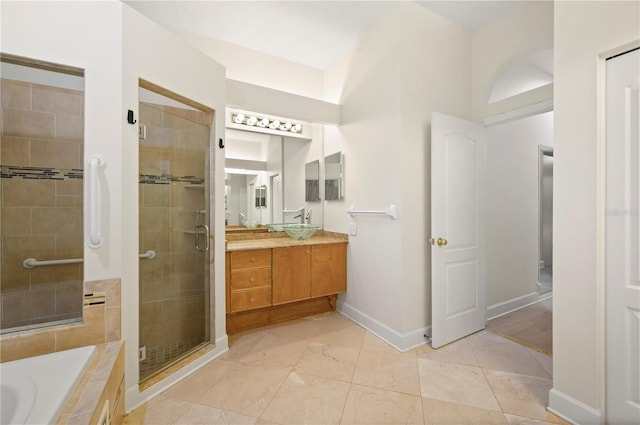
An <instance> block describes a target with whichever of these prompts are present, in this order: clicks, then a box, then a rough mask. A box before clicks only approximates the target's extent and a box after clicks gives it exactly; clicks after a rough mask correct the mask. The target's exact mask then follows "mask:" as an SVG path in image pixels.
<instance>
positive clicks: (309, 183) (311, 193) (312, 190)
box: [304, 160, 320, 202]
mask: <svg viewBox="0 0 640 425" xmlns="http://www.w3.org/2000/svg"><path fill="white" fill-rule="evenodd" d="M304 181H305V192H304V193H305V195H304V200H305V201H307V202H314V201H319V200H320V161H318V160H315V161H312V162H309V163H307V164H305V166H304Z"/></svg>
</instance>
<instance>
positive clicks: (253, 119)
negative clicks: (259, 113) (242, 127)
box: [247, 115, 258, 125]
mask: <svg viewBox="0 0 640 425" xmlns="http://www.w3.org/2000/svg"><path fill="white" fill-rule="evenodd" d="M257 123H258V118H257V117H254V116H253V115H252V116H250V117H249V118H248V119H247V125H256V124H257Z"/></svg>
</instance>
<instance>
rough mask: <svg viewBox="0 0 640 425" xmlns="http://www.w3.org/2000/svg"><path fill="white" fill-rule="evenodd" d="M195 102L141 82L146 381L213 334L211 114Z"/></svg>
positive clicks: (143, 359) (142, 315) (141, 332)
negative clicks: (210, 183) (210, 265)
mask: <svg viewBox="0 0 640 425" xmlns="http://www.w3.org/2000/svg"><path fill="white" fill-rule="evenodd" d="M145 86H146V87H147V88H145ZM149 88H152V89H149ZM159 92H160V93H159ZM176 98H178V99H179V100H176ZM194 105H195V104H194V103H193V102H190V101H188V100H186V99H183V98H179V97H177V96H172V95H170V94H168V92H166V91H164V90H157V89H156V90H153V86H152V85H151V84H148V85H145V84H144V83H143V82H141V88H140V104H139V120H138V121H139V122H138V124H139V125H140V126H141V127H140V138H139V154H140V156H139V158H140V159H139V162H140V164H139V172H140V176H139V220H140V221H139V240H140V253H141V255H140V263H139V266H140V306H139V307H140V313H139V316H140V328H139V337H140V356H139V358H140V381H144V380H145V379H146V378H148V377H150V376H152V375H154V374H155V373H157V372H158V371H161V370H163V369H165V368H166V367H168V366H170V365H172V364H173V363H175V362H176V361H177V360H179V359H181V358H183V357H185V356H187V355H188V354H189V353H191V352H193V350H195V349H197V348H198V347H200V346H201V345H203V344H206V343H208V342H209V340H210V333H209V294H210V291H209V264H210V260H209V252H208V251H209V227H208V226H209V211H210V208H209V196H208V194H209V175H210V173H209V152H210V149H209V146H210V123H211V122H212V112H211V111H207V110H205V109H204V108H203V109H199V108H198V107H197V106H196V107H194Z"/></svg>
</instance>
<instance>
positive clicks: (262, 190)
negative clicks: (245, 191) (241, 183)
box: [256, 185, 267, 208]
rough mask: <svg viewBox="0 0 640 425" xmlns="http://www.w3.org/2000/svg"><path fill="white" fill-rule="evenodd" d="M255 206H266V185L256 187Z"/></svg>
mask: <svg viewBox="0 0 640 425" xmlns="http://www.w3.org/2000/svg"><path fill="white" fill-rule="evenodd" d="M256 208H267V186H266V185H262V186H258V187H256Z"/></svg>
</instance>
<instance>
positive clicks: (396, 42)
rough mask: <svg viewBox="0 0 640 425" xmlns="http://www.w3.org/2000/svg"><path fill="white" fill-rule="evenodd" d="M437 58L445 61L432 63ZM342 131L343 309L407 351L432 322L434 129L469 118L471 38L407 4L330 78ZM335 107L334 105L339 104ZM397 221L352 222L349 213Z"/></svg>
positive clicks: (332, 223)
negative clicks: (391, 211) (444, 116)
mask: <svg viewBox="0 0 640 425" xmlns="http://www.w3.org/2000/svg"><path fill="white" fill-rule="evenodd" d="M434 58H437V60H434ZM326 76H327V78H326V80H325V88H326V90H327V93H331V94H332V96H335V95H336V94H340V95H341V98H340V99H339V101H340V103H341V107H342V125H341V126H340V127H338V128H336V127H330V126H326V127H325V152H326V153H334V152H336V151H342V152H344V156H345V198H344V199H343V200H342V201H331V202H325V209H324V214H325V218H324V227H325V228H326V229H327V230H331V231H337V232H346V231H347V225H348V223H349V222H354V223H356V224H357V228H358V229H357V232H358V233H357V236H355V237H353V236H352V237H350V240H349V246H348V255H349V262H348V264H349V269H348V291H347V293H346V295H345V296H344V297H341V299H340V304H339V305H340V308H341V310H342V311H343V312H344V313H346V314H348V315H350V316H351V317H353V318H354V319H356V320H357V321H359V322H361V323H363V324H365V325H366V326H367V327H369V328H370V329H372V330H373V331H375V332H376V333H378V334H380V335H381V336H383V337H385V339H387V340H388V341H389V342H391V343H393V344H395V345H396V346H397V347H399V348H402V349H406V348H408V347H410V346H411V345H414V344H418V343H420V342H423V341H424V339H423V337H422V334H423V333H424V331H425V328H426V327H427V326H428V325H429V323H430V313H429V311H430V308H429V307H430V300H429V293H430V290H429V281H430V269H429V262H428V258H429V255H430V254H429V253H430V251H429V249H428V246H427V243H426V239H427V238H428V225H429V221H430V218H429V215H428V214H429V213H428V211H429V191H428V188H429V179H428V178H429V151H430V147H429V146H430V145H429V120H430V113H431V111H436V110H438V111H441V112H445V113H449V114H453V115H457V116H461V117H466V118H469V116H470V107H469V97H470V79H471V77H470V34H469V33H468V32H467V31H465V30H463V29H461V28H460V27H458V26H456V25H454V24H452V23H450V22H448V21H446V20H445V19H443V18H441V17H439V16H438V15H435V14H433V13H431V12H429V11H428V10H426V9H424V8H422V7H420V6H418V5H415V4H413V3H404V2H403V3H399V4H396V5H394V6H393V7H391V8H390V11H389V12H388V13H387V14H386V15H384V16H383V17H381V18H380V19H379V20H378V21H376V22H375V23H373V24H372V25H371V26H369V27H368V28H367V29H366V30H365V31H364V32H363V34H362V35H361V37H360V41H359V43H358V45H357V46H354V48H353V49H351V51H350V52H349V53H347V54H345V55H344V56H343V57H342V58H341V59H340V60H339V61H338V62H337V63H336V64H335V65H334V67H332V68H331V69H329V70H328V71H327V74H326ZM331 100H333V101H335V100H336V99H331ZM390 204H396V205H397V206H398V211H399V219H398V220H396V221H394V220H391V219H390V218H389V217H386V216H366V215H361V216H357V217H355V218H353V219H352V218H351V217H350V216H349V215H347V214H346V213H345V210H346V209H347V208H348V207H349V206H350V205H355V206H356V207H357V208H362V209H384V208H387V207H388V206H389V205H390Z"/></svg>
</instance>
